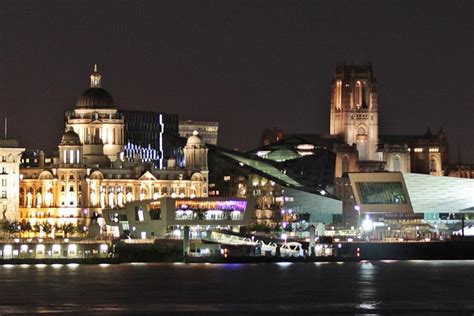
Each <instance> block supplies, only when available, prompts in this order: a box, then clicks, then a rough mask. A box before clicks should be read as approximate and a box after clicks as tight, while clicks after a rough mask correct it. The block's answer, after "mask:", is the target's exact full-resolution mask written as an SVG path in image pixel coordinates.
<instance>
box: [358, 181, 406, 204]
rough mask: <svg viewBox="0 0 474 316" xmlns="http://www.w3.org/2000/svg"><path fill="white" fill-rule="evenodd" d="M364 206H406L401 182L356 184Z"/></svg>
mask: <svg viewBox="0 0 474 316" xmlns="http://www.w3.org/2000/svg"><path fill="white" fill-rule="evenodd" d="M356 185H357V188H358V189H359V193H360V195H361V198H362V203H363V204H406V203H407V200H408V199H407V194H406V193H405V190H404V189H403V185H402V183H401V182H356Z"/></svg>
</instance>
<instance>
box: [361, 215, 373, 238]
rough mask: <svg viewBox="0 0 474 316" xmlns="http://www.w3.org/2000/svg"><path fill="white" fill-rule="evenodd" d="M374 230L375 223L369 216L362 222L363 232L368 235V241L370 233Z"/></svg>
mask: <svg viewBox="0 0 474 316" xmlns="http://www.w3.org/2000/svg"><path fill="white" fill-rule="evenodd" d="M372 229H374V222H373V221H372V220H371V219H370V217H369V215H365V219H364V221H363V222H362V230H363V231H364V232H365V233H367V240H368V239H369V236H368V233H369V232H370V231H372Z"/></svg>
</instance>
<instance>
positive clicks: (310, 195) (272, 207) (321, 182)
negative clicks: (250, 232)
mask: <svg viewBox="0 0 474 316" xmlns="http://www.w3.org/2000/svg"><path fill="white" fill-rule="evenodd" d="M208 147H209V165H210V176H209V178H210V179H209V195H210V196H211V195H212V196H237V197H253V198H255V199H256V207H257V209H256V211H255V217H256V221H257V222H260V223H269V224H276V223H282V222H293V221H298V220H302V219H304V220H305V221H306V222H313V223H326V224H329V223H331V222H334V221H336V220H338V218H339V217H340V216H341V213H342V202H341V201H340V200H338V199H337V198H336V197H335V196H334V195H333V194H331V193H330V191H329V189H328V187H330V186H331V184H332V181H333V178H332V175H333V173H334V154H332V153H327V154H328V155H325V154H324V151H323V152H322V154H321V155H320V153H318V154H315V155H314V158H315V160H314V161H311V162H310V163H309V165H312V166H313V167H314V168H315V169H314V170H315V171H317V172H314V173H313V175H314V179H312V180H311V181H310V179H308V178H304V179H303V178H298V177H297V176H295V175H296V172H290V171H289V168H288V167H289V166H291V165H288V161H280V162H277V161H273V160H270V159H265V158H261V157H258V156H256V155H252V154H248V153H241V152H236V151H232V150H228V149H224V148H220V147H217V146H208ZM319 155H320V156H319ZM310 157H311V156H310V155H308V156H305V159H308V158H310ZM289 161H291V160H289ZM326 169H327V170H326ZM300 179H303V180H304V181H308V182H312V185H306V184H305V182H304V181H301V182H300Z"/></svg>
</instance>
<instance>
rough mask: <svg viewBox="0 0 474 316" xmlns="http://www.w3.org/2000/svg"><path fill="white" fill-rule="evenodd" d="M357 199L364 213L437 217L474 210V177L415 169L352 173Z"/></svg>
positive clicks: (355, 198) (351, 180)
mask: <svg viewBox="0 0 474 316" xmlns="http://www.w3.org/2000/svg"><path fill="white" fill-rule="evenodd" d="M349 180H350V184H351V187H352V190H353V194H354V200H355V201H354V202H355V205H356V206H357V208H358V209H359V211H360V212H361V213H363V214H383V213H411V214H422V215H423V218H424V219H433V220H438V219H440V218H442V217H443V214H453V213H454V214H456V213H469V212H474V179H462V178H454V177H437V176H430V175H424V174H416V173H400V172H369V173H349Z"/></svg>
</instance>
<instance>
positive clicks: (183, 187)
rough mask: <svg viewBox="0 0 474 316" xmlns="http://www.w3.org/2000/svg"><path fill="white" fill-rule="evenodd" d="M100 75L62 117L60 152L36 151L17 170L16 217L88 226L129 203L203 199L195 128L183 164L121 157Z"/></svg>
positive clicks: (119, 122)
mask: <svg viewBox="0 0 474 316" xmlns="http://www.w3.org/2000/svg"><path fill="white" fill-rule="evenodd" d="M101 78H102V76H101V75H100V74H99V72H98V71H97V66H95V67H94V72H93V73H92V74H91V76H90V83H91V87H90V88H89V89H87V90H85V91H84V92H83V93H82V94H81V95H80V96H79V98H78V99H77V102H76V105H75V108H74V111H73V112H71V114H70V115H69V116H68V117H67V120H66V129H65V132H64V134H63V135H62V137H61V139H60V142H59V144H58V151H59V155H58V156H57V157H53V159H49V158H47V159H45V157H44V154H43V155H39V160H41V161H39V162H38V164H37V165H35V166H32V165H30V166H24V167H23V168H22V169H21V170H20V174H21V181H20V190H19V191H20V192H19V193H20V196H19V201H20V203H19V213H20V216H19V218H20V220H23V219H24V220H26V221H29V222H30V224H31V225H35V224H38V223H44V222H46V221H47V222H49V223H50V224H51V225H58V226H61V225H63V224H67V223H73V224H74V225H77V226H84V227H87V226H88V225H89V224H90V223H91V222H92V221H93V219H97V218H100V215H101V214H102V210H103V209H113V210H116V209H119V208H123V207H125V205H127V204H128V203H130V202H134V201H142V200H151V201H152V202H153V201H157V200H159V199H160V198H162V197H163V198H164V197H168V198H169V197H171V198H200V197H201V198H202V197H207V195H208V170H207V148H206V146H205V144H204V143H203V142H202V140H201V139H200V137H199V135H197V134H196V135H193V136H191V137H189V139H188V141H187V143H188V145H187V146H186V148H185V151H186V152H187V154H188V155H189V157H192V158H188V161H189V163H188V164H187V165H186V166H184V167H178V166H176V163H175V161H173V162H172V163H168V166H169V167H168V168H165V167H161V166H156V165H155V164H153V163H152V162H150V161H146V159H143V158H142V157H141V156H140V155H139V154H137V155H135V156H134V157H124V155H123V149H124V146H123V144H124V118H123V117H122V116H121V115H119V114H118V112H117V109H116V107H115V102H114V99H113V97H112V95H111V94H110V93H109V92H107V91H106V90H105V89H103V88H102V87H101ZM102 224H103V222H102ZM103 227H105V226H103ZM81 229H84V228H83V227H82V228H81Z"/></svg>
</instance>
